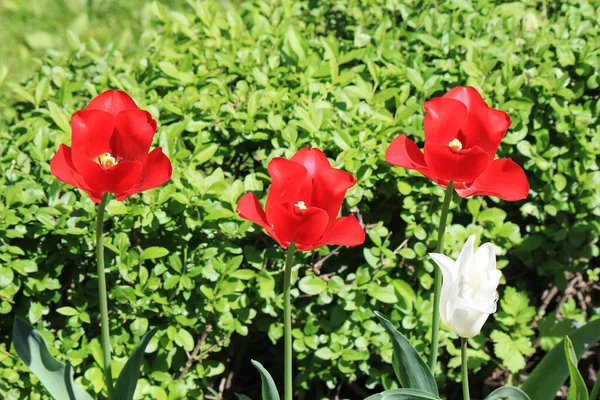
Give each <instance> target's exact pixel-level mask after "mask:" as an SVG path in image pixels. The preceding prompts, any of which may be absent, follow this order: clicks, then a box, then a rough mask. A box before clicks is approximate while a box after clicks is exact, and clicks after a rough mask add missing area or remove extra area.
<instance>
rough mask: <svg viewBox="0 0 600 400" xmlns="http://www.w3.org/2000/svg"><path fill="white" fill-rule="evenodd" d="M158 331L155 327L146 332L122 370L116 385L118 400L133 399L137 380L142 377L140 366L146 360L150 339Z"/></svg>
mask: <svg viewBox="0 0 600 400" xmlns="http://www.w3.org/2000/svg"><path fill="white" fill-rule="evenodd" d="M156 331H157V329H156V328H154V329H152V330H150V331H149V332H146V334H145V335H144V336H143V337H142V340H140V342H139V343H138V345H137V346H136V348H135V349H134V350H133V353H131V356H129V359H128V360H127V363H125V366H124V367H123V369H122V370H121V374H120V375H119V378H118V379H117V384H116V385H115V398H116V399H117V400H132V399H133V395H134V393H135V388H136V386H137V381H138V379H139V377H140V366H141V365H142V362H143V361H144V352H145V351H146V346H148V343H149V342H150V339H152V337H153V336H154V334H155V333H156Z"/></svg>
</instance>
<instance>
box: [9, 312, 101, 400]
mask: <svg viewBox="0 0 600 400" xmlns="http://www.w3.org/2000/svg"><path fill="white" fill-rule="evenodd" d="M13 343H14V345H15V350H16V351H17V354H18V355H19V357H21V360H23V362H24V363H25V364H26V365H27V366H28V367H29V369H31V371H32V372H33V373H34V374H35V376H37V377H38V379H39V380H40V382H42V384H43V385H44V387H45V388H46V389H47V390H48V392H49V393H50V394H51V395H52V397H54V398H55V399H57V400H58V399H60V400H63V399H64V400H92V397H91V396H90V395H89V394H88V393H87V392H86V391H85V390H83V389H82V388H80V387H79V386H77V385H75V384H74V382H73V371H72V370H71V366H70V365H68V364H63V363H61V362H59V361H57V360H56V359H55V358H54V357H52V355H51V354H50V352H49V351H48V347H46V343H45V342H44V339H43V338H42V335H40V334H39V333H38V332H37V331H36V330H35V329H33V327H32V326H31V325H29V324H28V323H27V322H25V321H23V320H22V319H20V318H15V323H14V326H13Z"/></svg>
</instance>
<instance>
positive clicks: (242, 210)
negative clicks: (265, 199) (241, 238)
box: [237, 193, 271, 229]
mask: <svg viewBox="0 0 600 400" xmlns="http://www.w3.org/2000/svg"><path fill="white" fill-rule="evenodd" d="M237 212H238V214H239V215H240V217H242V218H244V219H247V220H248V221H252V222H254V223H255V224H258V225H260V226H262V227H263V228H265V229H268V228H270V227H271V226H270V225H269V223H268V222H267V214H265V211H264V210H263V208H262V206H261V205H260V203H259V202H258V199H257V198H256V196H255V195H254V194H252V193H246V194H245V195H243V196H242V197H241V198H240V200H239V201H238V205H237Z"/></svg>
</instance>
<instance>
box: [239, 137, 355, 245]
mask: <svg viewBox="0 0 600 400" xmlns="http://www.w3.org/2000/svg"><path fill="white" fill-rule="evenodd" d="M268 169H269V175H271V179H272V183H271V189H270V190H269V195H268V197H267V205H266V207H265V210H263V208H262V206H261V205H260V203H259V202H258V199H257V198H256V196H254V194H252V193H246V194H245V195H244V196H242V198H241V199H240V201H239V202H238V213H239V214H240V216H241V217H242V218H244V219H247V220H249V221H252V222H255V223H257V224H258V225H260V226H262V227H263V228H264V229H265V230H266V231H267V233H268V234H269V235H270V236H271V237H272V238H273V239H275V240H276V241H277V242H278V243H279V244H280V245H281V247H283V248H287V247H288V246H289V245H290V243H295V245H296V247H297V248H298V250H300V251H309V250H314V249H316V248H318V247H321V246H324V245H329V244H336V245H344V246H356V245H359V244H362V243H364V241H365V232H364V230H363V228H362V227H361V226H360V223H359V222H358V221H357V220H356V218H355V217H354V216H348V217H341V218H338V213H339V211H340V208H341V206H342V201H343V200H344V196H345V195H346V191H347V190H348V189H349V188H351V187H352V186H354V184H355V183H356V180H355V179H354V177H353V176H352V174H349V173H348V172H344V171H341V170H339V169H336V168H333V167H332V166H331V164H329V161H328V160H327V157H325V154H323V152H321V150H319V149H311V148H305V149H302V150H300V151H298V152H297V153H296V154H295V155H294V156H293V157H292V158H291V159H290V160H287V159H285V158H274V159H273V160H272V161H271V162H270V163H269V168H268Z"/></svg>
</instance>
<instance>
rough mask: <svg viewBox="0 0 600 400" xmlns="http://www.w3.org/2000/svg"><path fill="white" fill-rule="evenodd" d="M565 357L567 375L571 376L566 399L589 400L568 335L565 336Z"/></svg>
mask: <svg viewBox="0 0 600 400" xmlns="http://www.w3.org/2000/svg"><path fill="white" fill-rule="evenodd" d="M564 342H565V358H566V359H567V365H568V366H569V375H570V376H571V387H570V388H569V395H568V397H567V400H589V396H588V391H587V387H586V386H585V381H584V380H583V377H582V376H581V373H580V372H579V370H578V369H577V362H578V360H577V355H576V354H575V350H574V349H573V342H571V339H569V337H568V336H565V339H564Z"/></svg>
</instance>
